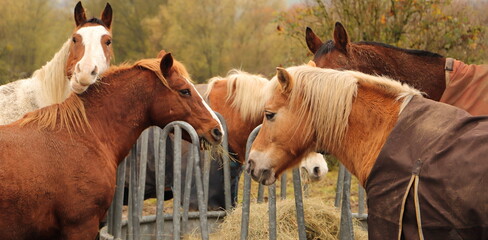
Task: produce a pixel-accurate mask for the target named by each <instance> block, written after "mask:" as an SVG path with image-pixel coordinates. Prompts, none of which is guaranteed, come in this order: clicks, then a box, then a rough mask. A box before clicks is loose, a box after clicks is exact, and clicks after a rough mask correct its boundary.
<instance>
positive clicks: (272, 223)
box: [268, 184, 277, 240]
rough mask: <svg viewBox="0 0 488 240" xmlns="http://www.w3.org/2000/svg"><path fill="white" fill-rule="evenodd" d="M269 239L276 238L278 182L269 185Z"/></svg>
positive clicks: (274, 239) (273, 239)
mask: <svg viewBox="0 0 488 240" xmlns="http://www.w3.org/2000/svg"><path fill="white" fill-rule="evenodd" d="M268 208H269V211H268V213H269V239H270V240H276V236H277V235H276V184H273V185H271V186H269V187H268Z"/></svg>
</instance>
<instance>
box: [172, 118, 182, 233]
mask: <svg viewBox="0 0 488 240" xmlns="http://www.w3.org/2000/svg"><path fill="white" fill-rule="evenodd" d="M180 139H181V127H180V126H179V125H175V126H174V141H173V143H174V144H173V146H174V149H173V157H174V163H173V164H174V165H173V239H174V240H179V239H180V230H181V225H180V220H181V213H180V207H181V140H180Z"/></svg>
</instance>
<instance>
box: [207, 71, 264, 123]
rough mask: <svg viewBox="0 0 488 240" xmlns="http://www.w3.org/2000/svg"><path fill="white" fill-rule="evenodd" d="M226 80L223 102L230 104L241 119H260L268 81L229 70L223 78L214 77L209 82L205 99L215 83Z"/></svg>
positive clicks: (259, 76)
mask: <svg viewBox="0 0 488 240" xmlns="http://www.w3.org/2000/svg"><path fill="white" fill-rule="evenodd" d="M221 80H227V94H226V96H225V101H226V102H228V103H229V102H230V105H231V107H232V108H234V109H236V110H237V111H238V112H239V113H240V114H241V117H242V119H244V120H247V121H256V120H259V119H261V118H262V116H263V109H264V104H265V103H266V100H267V99H268V98H267V97H266V96H268V95H266V94H265V91H264V89H265V86H266V85H267V84H268V83H269V80H268V79H266V78H264V77H262V76H261V75H254V74H250V73H247V72H244V71H240V70H237V69H233V70H230V71H229V73H227V76H225V77H223V78H222V77H214V78H211V79H210V80H209V84H208V88H207V91H206V92H205V97H206V98H208V95H209V94H210V92H211V91H212V88H213V86H214V85H215V83H216V82H217V81H221Z"/></svg>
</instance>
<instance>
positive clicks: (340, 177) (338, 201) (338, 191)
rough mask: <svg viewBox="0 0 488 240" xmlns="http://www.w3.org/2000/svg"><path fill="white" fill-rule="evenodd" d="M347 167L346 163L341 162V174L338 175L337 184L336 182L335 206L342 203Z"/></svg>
mask: <svg viewBox="0 0 488 240" xmlns="http://www.w3.org/2000/svg"><path fill="white" fill-rule="evenodd" d="M345 170H346V168H344V165H342V163H339V174H338V175H337V184H336V196H335V201H334V206H335V207H339V205H340V204H341V196H342V190H343V188H344V171H345Z"/></svg>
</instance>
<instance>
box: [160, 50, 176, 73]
mask: <svg viewBox="0 0 488 240" xmlns="http://www.w3.org/2000/svg"><path fill="white" fill-rule="evenodd" d="M159 67H160V68H161V73H163V76H164V77H169V75H170V71H171V68H172V67H173V56H172V55H171V53H167V54H165V55H164V56H163V58H162V59H161V63H160V65H159Z"/></svg>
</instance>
